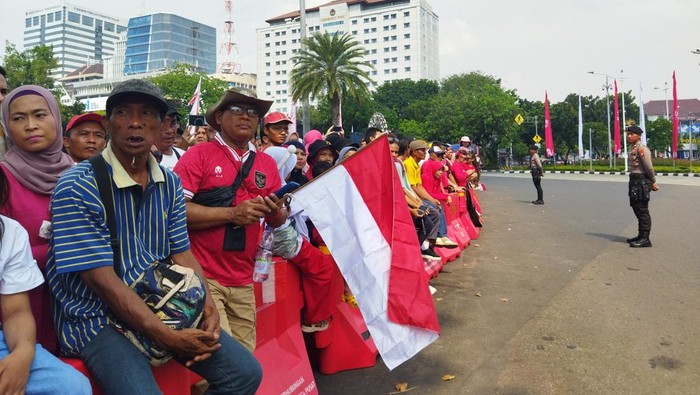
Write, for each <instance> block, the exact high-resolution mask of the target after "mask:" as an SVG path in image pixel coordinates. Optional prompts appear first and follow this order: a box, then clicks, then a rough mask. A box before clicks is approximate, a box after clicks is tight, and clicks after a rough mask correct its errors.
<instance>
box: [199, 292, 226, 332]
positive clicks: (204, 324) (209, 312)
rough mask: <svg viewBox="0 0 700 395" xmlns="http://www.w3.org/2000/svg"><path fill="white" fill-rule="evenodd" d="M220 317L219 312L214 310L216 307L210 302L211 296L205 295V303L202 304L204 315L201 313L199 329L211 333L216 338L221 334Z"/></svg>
mask: <svg viewBox="0 0 700 395" xmlns="http://www.w3.org/2000/svg"><path fill="white" fill-rule="evenodd" d="M220 319H221V317H219V311H218V310H216V305H215V304H214V301H213V300H212V298H211V296H209V295H207V297H206V301H205V302H204V313H202V320H201V321H200V322H199V329H201V330H203V331H205V332H211V333H214V334H216V335H217V336H218V335H219V334H220V333H221V322H220Z"/></svg>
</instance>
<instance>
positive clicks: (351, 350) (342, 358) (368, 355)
mask: <svg viewBox="0 0 700 395" xmlns="http://www.w3.org/2000/svg"><path fill="white" fill-rule="evenodd" d="M331 281H332V285H331V293H330V294H331V295H332V296H331V297H333V298H337V301H338V303H337V304H336V308H335V309H334V310H333V321H332V322H331V326H330V328H328V329H327V330H326V331H323V332H317V333H315V336H314V337H313V338H314V340H315V347H311V348H310V350H309V352H310V353H311V354H312V358H313V359H314V361H315V363H316V365H317V366H318V370H319V371H320V372H321V373H324V374H333V373H337V372H340V371H343V370H351V369H360V368H367V367H371V366H374V365H375V364H376V363H377V354H378V351H377V346H376V345H375V344H374V341H373V340H372V337H371V336H370V333H369V330H368V329H367V325H366V324H365V321H364V319H363V318H362V313H360V309H359V308H355V307H350V306H349V305H348V304H347V303H345V302H343V301H342V299H341V296H342V294H343V291H344V289H345V282H344V281H343V277H342V275H341V274H340V270H339V269H338V268H337V267H336V269H335V271H334V273H333V279H332V280H331Z"/></svg>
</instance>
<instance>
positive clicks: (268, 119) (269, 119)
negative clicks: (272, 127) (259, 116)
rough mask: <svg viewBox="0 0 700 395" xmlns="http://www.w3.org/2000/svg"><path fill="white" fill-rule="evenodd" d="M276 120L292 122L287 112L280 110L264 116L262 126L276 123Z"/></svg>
mask: <svg viewBox="0 0 700 395" xmlns="http://www.w3.org/2000/svg"><path fill="white" fill-rule="evenodd" d="M278 122H287V123H292V120H291V119H289V117H287V114H284V113H281V112H271V113H269V114H267V115H266V116H265V121H264V123H263V125H264V126H267V124H268V123H278Z"/></svg>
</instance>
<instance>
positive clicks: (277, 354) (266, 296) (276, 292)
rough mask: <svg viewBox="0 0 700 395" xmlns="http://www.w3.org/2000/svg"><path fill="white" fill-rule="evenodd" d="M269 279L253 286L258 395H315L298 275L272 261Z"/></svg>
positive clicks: (293, 269) (279, 261) (286, 264)
mask: <svg viewBox="0 0 700 395" xmlns="http://www.w3.org/2000/svg"><path fill="white" fill-rule="evenodd" d="M274 262H275V264H274V265H272V266H271V268H270V277H269V278H268V280H267V281H265V282H263V283H256V284H255V301H256V305H257V306H258V307H257V312H256V338H257V345H256V349H255V353H254V355H255V357H256V358H257V360H258V361H259V362H260V365H261V366H262V369H263V379H262V383H261V384H260V388H258V392H257V393H258V394H265V395H268V394H269V395H275V394H284V393H287V394H297V393H303V394H318V389H317V388H316V381H315V379H314V375H313V371H312V370H311V364H310V363H309V357H308V354H307V352H306V345H305V343H304V337H303V336H302V332H301V322H300V311H301V307H302V305H303V300H304V299H303V294H302V290H301V281H300V277H299V271H298V270H297V268H296V267H295V266H294V265H293V264H290V263H289V262H287V261H285V260H283V259H280V258H275V259H274Z"/></svg>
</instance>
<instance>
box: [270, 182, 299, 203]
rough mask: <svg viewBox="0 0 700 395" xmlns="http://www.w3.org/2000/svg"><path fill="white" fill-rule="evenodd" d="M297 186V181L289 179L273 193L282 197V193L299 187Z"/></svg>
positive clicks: (284, 193) (290, 191) (279, 197)
mask: <svg viewBox="0 0 700 395" xmlns="http://www.w3.org/2000/svg"><path fill="white" fill-rule="evenodd" d="M299 186H300V185H299V184H298V183H296V182H294V181H290V182H288V183H287V184H285V185H284V186H283V187H282V188H280V189H278V190H277V191H275V195H276V196H277V198H278V199H282V198H283V197H284V195H286V194H288V193H292V192H294V191H296V189H297V188H299Z"/></svg>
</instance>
